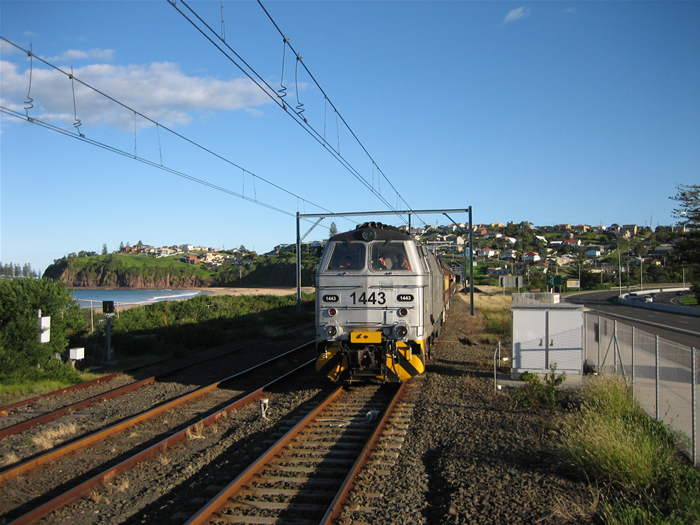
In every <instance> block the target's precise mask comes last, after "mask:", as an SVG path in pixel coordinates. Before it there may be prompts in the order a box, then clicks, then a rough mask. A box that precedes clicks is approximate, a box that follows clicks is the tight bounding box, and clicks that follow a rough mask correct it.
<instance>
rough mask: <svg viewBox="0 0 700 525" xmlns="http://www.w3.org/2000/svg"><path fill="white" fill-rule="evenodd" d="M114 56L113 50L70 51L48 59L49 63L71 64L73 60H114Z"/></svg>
mask: <svg viewBox="0 0 700 525" xmlns="http://www.w3.org/2000/svg"><path fill="white" fill-rule="evenodd" d="M113 56H114V50H113V49H90V50H89V51H80V50H77V49H70V50H68V51H66V52H65V53H63V54H62V55H60V56H57V57H51V58H47V60H48V61H49V62H69V61H73V60H92V59H96V60H112V57H113Z"/></svg>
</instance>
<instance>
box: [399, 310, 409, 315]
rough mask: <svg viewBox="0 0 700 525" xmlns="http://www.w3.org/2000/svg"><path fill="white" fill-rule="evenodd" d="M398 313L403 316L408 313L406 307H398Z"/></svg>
mask: <svg viewBox="0 0 700 525" xmlns="http://www.w3.org/2000/svg"><path fill="white" fill-rule="evenodd" d="M399 315H400V316H401V317H405V316H407V315H408V308H399Z"/></svg>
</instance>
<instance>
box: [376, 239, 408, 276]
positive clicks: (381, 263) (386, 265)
mask: <svg viewBox="0 0 700 525" xmlns="http://www.w3.org/2000/svg"><path fill="white" fill-rule="evenodd" d="M372 269H373V270H375V271H379V272H381V271H385V270H391V271H394V270H411V269H412V267H411V263H410V261H409V260H408V257H407V256H406V248H405V246H404V244H403V243H402V242H391V241H386V242H378V243H375V244H373V245H372Z"/></svg>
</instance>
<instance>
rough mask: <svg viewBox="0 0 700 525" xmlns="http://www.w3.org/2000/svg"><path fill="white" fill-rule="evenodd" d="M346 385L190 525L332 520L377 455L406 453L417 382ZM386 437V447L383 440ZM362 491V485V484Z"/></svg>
mask: <svg viewBox="0 0 700 525" xmlns="http://www.w3.org/2000/svg"><path fill="white" fill-rule="evenodd" d="M409 385H410V382H409V383H403V384H402V385H400V386H398V385H388V384H387V385H381V386H375V385H372V386H370V385H366V386H362V387H359V388H350V389H347V388H342V387H341V388H338V389H336V390H335V391H333V392H332V394H331V395H330V396H328V398H327V399H326V400H324V401H323V402H321V403H320V404H319V405H318V406H317V407H316V408H314V409H313V410H312V411H310V412H309V413H308V414H307V415H306V416H305V417H304V418H303V419H301V420H300V421H299V422H298V423H296V424H295V425H294V426H293V427H292V428H291V429H289V430H288V431H287V432H286V434H284V436H282V437H281V438H280V439H279V440H278V441H277V442H275V443H274V444H273V445H272V446H271V447H270V448H269V449H268V450H267V452H265V453H264V454H263V455H262V456H260V458H258V459H257V460H256V461H255V462H254V463H253V464H252V465H251V466H250V467H248V468H247V469H246V470H245V471H244V472H242V473H241V474H240V475H239V476H238V477H237V478H236V479H235V480H233V481H232V482H231V483H230V484H229V485H228V486H227V487H225V488H224V489H223V490H221V492H220V493H219V494H217V496H216V497H214V498H213V499H212V500H211V501H210V502H209V503H208V504H207V505H206V506H205V507H204V508H202V509H201V510H200V511H199V512H198V513H197V514H196V515H195V516H194V517H192V518H191V519H190V520H189V521H188V522H187V523H188V525H195V524H204V523H213V522H216V523H250V524H253V523H256V524H261V523H276V524H290V525H291V524H294V525H311V524H314V525H316V524H319V523H332V522H333V520H337V519H338V517H339V516H340V513H341V511H342V505H343V504H344V503H345V502H346V498H347V496H348V494H349V492H350V490H351V489H352V488H353V486H354V484H355V478H356V476H357V474H358V472H360V471H361V469H362V468H363V467H364V466H365V465H367V463H368V462H369V461H370V455H371V454H373V455H374V458H373V459H372V461H374V462H380V463H381V462H382V461H385V460H389V461H391V460H392V458H395V457H397V456H398V454H397V453H396V450H395V449H397V448H400V447H401V442H402V437H401V433H402V432H404V430H403V427H405V425H404V421H405V419H404V418H405V416H406V414H405V412H404V411H406V410H408V411H409V412H410V410H411V407H410V406H408V405H404V406H401V403H400V401H401V399H402V397H403V396H404V395H406V393H407V390H408V389H409V388H410V387H409ZM380 440H382V445H381V448H379V447H378V443H379V442H380ZM359 489H360V490H362V487H359Z"/></svg>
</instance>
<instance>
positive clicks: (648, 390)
mask: <svg viewBox="0 0 700 525" xmlns="http://www.w3.org/2000/svg"><path fill="white" fill-rule="evenodd" d="M584 323H585V324H584V338H583V341H584V342H583V352H584V366H585V367H587V368H588V369H589V370H595V371H601V372H603V371H604V372H607V373H614V374H621V375H623V376H624V377H625V378H626V379H627V380H628V381H629V382H630V384H631V385H632V389H633V391H634V397H635V399H636V400H637V402H638V403H639V404H640V405H641V406H642V408H643V409H644V411H645V412H646V413H647V415H649V416H652V417H655V418H656V419H659V420H661V421H663V422H664V423H665V424H666V425H668V426H669V427H670V428H671V429H672V430H673V432H674V433H675V434H676V436H677V438H678V441H679V443H680V447H681V449H682V450H683V451H684V452H685V453H687V454H688V456H690V457H691V458H692V459H693V462H694V463H695V464H696V465H697V464H699V463H700V458H699V457H698V444H697V441H698V430H699V428H698V416H699V415H700V412H699V410H700V407H699V406H698V397H697V396H698V394H697V384H698V369H699V365H700V361H698V358H699V356H698V352H697V349H696V348H694V347H688V346H685V345H681V344H678V343H674V342H673V341H668V340H667V339H663V338H661V337H659V336H657V335H652V334H650V333H648V332H644V331H642V330H639V329H638V328H635V327H633V326H629V325H626V324H623V323H621V322H619V321H614V320H612V319H607V318H605V317H601V316H597V315H592V314H587V315H585V317H584Z"/></svg>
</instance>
